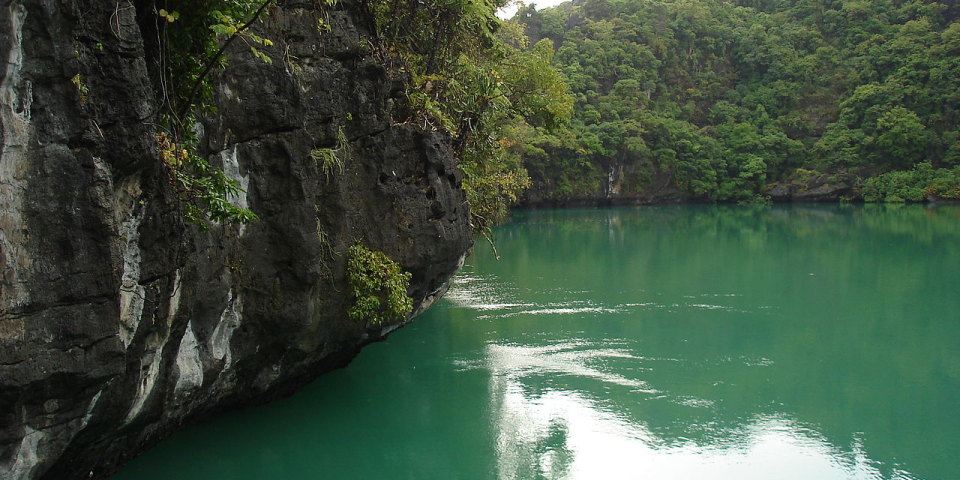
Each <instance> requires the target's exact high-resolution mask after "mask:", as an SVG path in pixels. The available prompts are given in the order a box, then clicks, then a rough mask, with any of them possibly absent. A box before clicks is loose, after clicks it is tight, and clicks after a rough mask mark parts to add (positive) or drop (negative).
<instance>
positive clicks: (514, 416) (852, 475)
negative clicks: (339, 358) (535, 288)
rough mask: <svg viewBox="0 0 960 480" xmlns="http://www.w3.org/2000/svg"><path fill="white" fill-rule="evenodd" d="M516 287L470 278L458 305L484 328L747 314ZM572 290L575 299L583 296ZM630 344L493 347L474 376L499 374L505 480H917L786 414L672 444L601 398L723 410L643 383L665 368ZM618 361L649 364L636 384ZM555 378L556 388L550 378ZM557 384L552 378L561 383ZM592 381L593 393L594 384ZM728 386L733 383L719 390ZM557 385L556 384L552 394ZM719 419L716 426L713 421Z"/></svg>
mask: <svg viewBox="0 0 960 480" xmlns="http://www.w3.org/2000/svg"><path fill="white" fill-rule="evenodd" d="M516 290H517V289H516V288H515V287H513V286H510V285H508V284H506V283H504V282H501V281H500V280H499V279H497V278H496V277H495V276H492V275H473V276H461V277H459V278H458V279H457V281H456V283H455V285H454V288H452V289H451V291H450V293H449V294H448V296H447V298H448V299H449V300H450V301H452V302H453V304H454V305H456V306H457V307H459V308H466V309H471V310H476V311H482V312H484V314H482V315H478V316H476V317H475V318H476V319H477V320H489V319H496V318H507V317H516V316H520V315H553V316H557V317H558V318H561V317H563V316H568V315H583V314H592V315H608V314H609V315H623V314H625V313H629V312H636V311H638V310H639V309H658V310H667V311H682V310H690V309H699V310H718V311H725V312H736V311H738V309H737V308H734V307H732V306H729V305H720V304H713V303H710V304H707V303H703V299H704V298H705V297H710V298H713V299H714V300H715V301H716V302H722V301H723V300H724V299H732V298H736V297H738V295H737V294H731V293H707V294H701V295H690V296H687V297H686V298H688V299H689V303H683V304H680V303H657V302H634V303H622V304H617V305H612V306H607V305H598V304H596V303H593V302H591V301H589V300H580V299H574V300H569V301H567V302H564V303H555V302H554V303H550V304H548V305H539V304H536V303H533V302H522V301H519V300H518V299H517V298H518V296H517V295H516ZM577 293H580V292H571V294H570V295H568V296H565V297H563V298H576V296H577V295H576V294H577ZM631 345H633V341H632V340H630V339H616V338H614V339H606V340H605V341H603V342H596V341H594V342H591V341H586V340H577V339H573V340H568V341H562V342H558V343H554V344H550V345H546V346H545V345H543V344H536V345H527V344H522V343H515V342H503V341H490V342H489V343H488V345H487V347H486V351H485V355H484V359H483V360H482V361H480V362H465V363H463V364H462V365H460V366H461V367H463V368H466V369H474V368H483V369H486V370H488V371H489V372H490V374H491V376H490V386H489V394H490V399H489V402H490V406H491V422H492V424H493V425H492V428H493V431H494V436H495V443H496V455H497V459H496V462H497V469H498V478H501V479H504V480H506V479H517V478H548V479H590V480H593V479H606V480H609V479H628V478H629V479H638V478H643V479H655V480H668V479H676V480H688V479H698V478H710V479H737V480H745V479H758V480H760V479H763V480H767V479H778V480H792V479H796V480H809V479H817V480H834V479H836V480H881V479H885V478H889V479H891V480H914V479H915V478H916V477H914V476H912V475H911V474H909V473H908V472H904V471H900V470H897V469H894V470H893V471H889V469H888V470H887V471H886V473H885V472H883V471H881V465H879V464H878V462H875V461H873V460H871V459H870V458H868V456H867V455H866V453H865V452H864V451H863V450H862V447H861V446H860V444H859V442H856V441H855V442H854V445H853V447H852V448H850V449H847V450H843V449H841V448H838V447H836V446H834V445H832V444H831V443H830V442H829V441H827V440H826V439H825V438H824V437H823V436H822V435H820V434H818V433H817V432H816V431H815V430H813V429H812V428H810V427H808V426H804V425H802V424H801V423H800V422H798V421H797V420H795V419H793V418H791V417H790V416H788V415H785V414H780V413H777V414H758V415H756V416H755V417H753V418H748V419H743V421H742V422H740V423H739V426H737V427H736V428H730V427H717V426H716V425H713V424H712V423H713V422H710V421H709V420H707V421H705V424H703V425H699V426H698V425H688V426H687V428H688V429H689V430H692V431H697V430H699V431H703V432H707V434H706V435H704V436H701V437H699V438H698V439H697V440H694V439H689V438H684V437H682V436H680V437H670V436H661V435H659V434H658V432H657V431H655V430H654V429H651V428H650V427H649V426H648V425H646V424H645V422H644V421H643V420H642V419H638V418H635V417H632V416H631V415H629V414H626V413H624V412H620V411H619V410H618V408H617V407H616V405H613V404H611V403H610V402H605V401H604V399H603V396H602V394H600V395H598V394H597V392H602V391H604V390H609V388H611V386H613V387H625V388H626V390H627V391H628V395H630V396H631V398H632V399H633V401H634V402H637V403H642V402H670V403H673V404H677V405H682V406H684V407H689V408H694V409H707V410H711V409H715V408H717V405H716V402H715V401H714V400H711V399H707V398H698V397H694V396H689V395H680V394H673V393H671V392H669V391H666V390H665V387H663V386H659V385H650V384H649V383H648V382H647V381H645V380H644V379H643V378H642V376H643V374H644V372H645V371H649V370H652V369H653V368H655V367H650V366H649V365H650V364H655V363H656V362H657V361H683V360H682V359H673V358H667V359H665V358H645V357H644V356H642V354H639V353H636V352H634V351H633V350H632V349H631ZM612 359H627V360H632V361H634V362H639V363H640V364H642V365H644V367H643V368H631V369H629V370H630V373H631V374H636V375H637V378H632V377H630V376H627V375H625V374H621V373H615V372H613V371H609V370H610V369H609V368H606V367H605V365H607V362H608V361H610V360H612ZM727 361H737V362H742V363H743V364H744V365H747V366H751V367H764V366H770V365H772V364H773V361H772V360H770V359H768V358H736V359H733V358H728V359H727ZM544 379H548V380H544ZM550 380H552V381H550ZM585 382H586V383H587V384H589V385H588V386H586V387H585V386H584V384H585ZM718 383H722V382H718ZM544 385H548V386H544ZM708 418H709V417H708Z"/></svg>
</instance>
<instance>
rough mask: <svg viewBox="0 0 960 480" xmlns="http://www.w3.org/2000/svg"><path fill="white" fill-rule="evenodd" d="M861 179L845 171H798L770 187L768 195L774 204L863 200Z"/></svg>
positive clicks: (767, 191)
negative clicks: (860, 187)
mask: <svg viewBox="0 0 960 480" xmlns="http://www.w3.org/2000/svg"><path fill="white" fill-rule="evenodd" d="M860 183H862V182H861V180H860V178H859V177H858V176H857V175H855V174H853V173H848V172H845V171H840V172H833V173H819V172H815V171H812V170H802V169H798V170H797V171H796V172H794V174H793V175H791V176H790V177H789V178H787V179H785V180H783V181H781V182H777V183H774V184H772V185H770V186H769V187H768V188H767V190H766V194H767V195H769V196H770V198H771V200H773V201H774V202H838V201H841V200H842V201H858V200H862V199H863V197H862V196H861V194H860V192H859V189H858V188H857V186H858V185H859V184H860Z"/></svg>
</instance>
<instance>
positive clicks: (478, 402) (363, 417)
mask: <svg viewBox="0 0 960 480" xmlns="http://www.w3.org/2000/svg"><path fill="white" fill-rule="evenodd" d="M497 247H498V250H499V253H500V256H501V259H500V261H496V260H495V259H494V258H493V255H492V253H491V252H490V250H489V248H487V247H486V246H485V244H480V243H478V245H477V252H476V255H475V256H474V257H473V258H471V259H469V260H468V265H467V266H465V267H464V269H463V270H462V272H461V273H460V274H459V275H458V277H457V279H456V282H455V284H454V285H453V288H452V289H451V291H450V293H449V294H448V295H447V297H446V298H445V299H444V300H443V301H441V302H439V303H438V304H437V305H436V306H435V307H433V308H432V309H430V310H429V311H428V312H427V313H425V314H423V315H422V316H421V317H420V318H418V319H417V320H416V321H415V322H414V323H413V324H412V325H411V326H409V327H407V328H404V329H402V330H400V331H398V332H396V333H394V334H393V335H392V336H391V337H390V338H389V339H388V340H387V341H386V342H383V343H379V344H376V345H372V346H370V347H368V348H367V349H365V350H364V351H363V353H362V354H361V355H360V356H359V357H358V358H357V359H356V360H355V361H354V362H353V363H352V364H351V365H350V366H349V367H348V368H346V369H343V370H340V371H337V372H333V373H331V374H329V375H326V376H324V377H322V378H321V379H320V380H318V381H317V382H315V383H314V384H312V385H311V386H309V387H308V388H306V389H305V390H304V391H302V392H301V393H298V394H297V395H295V396H293V397H291V398H288V399H286V400H283V401H280V402H277V403H274V404H271V405H267V406H264V407H259V408H254V409H248V410H244V411H241V412H236V413H233V414H230V415H226V416H224V417H220V418H217V419H215V420H213V421H210V422H208V423H205V424H202V425H199V426H197V427H194V428H192V429H189V430H187V431H184V432H182V433H180V434H177V435H175V436H173V437H171V438H170V439H168V440H166V441H164V442H163V443H162V444H161V445H160V446H159V447H158V448H156V449H154V450H152V451H150V452H148V453H147V454H145V455H143V456H142V457H140V458H138V459H136V460H134V461H133V462H132V463H131V464H129V465H128V466H127V467H126V468H125V469H124V470H123V471H121V472H120V474H119V475H118V476H117V477H116V478H117V479H120V480H128V479H138V480H139V479H169V478H176V479H198V480H199V479H202V480H211V479H237V480H240V479H251V480H252V479H257V480H262V479H443V480H451V479H503V480H507V479H512V480H521V479H589V480H594V479H596V480H610V479H678V480H687V479H690V480H695V479H736V480H749V479H757V480H772V479H776V480H788V479H797V480H801V479H802V480H832V479H838V480H839V479H845V480H846V479H858V480H859V479H904V480H905V479H926V480H941V479H956V478H958V476H960V473H958V472H960V467H958V463H960V412H958V406H960V336H958V334H960V208H948V207H942V208H939V209H928V208H925V207H921V206H901V207H884V206H867V207H862V206H822V207H821V206H793V207H774V208H766V209H749V208H738V207H707V206H704V207H647V208H639V209H632V208H630V209H600V210H596V209H590V210H565V211H525V212H518V213H516V214H515V215H514V219H513V220H512V221H511V222H510V223H509V224H508V225H505V226H503V227H501V228H500V229H499V230H498V231H497Z"/></svg>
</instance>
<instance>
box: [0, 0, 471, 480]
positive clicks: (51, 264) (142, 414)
mask: <svg viewBox="0 0 960 480" xmlns="http://www.w3.org/2000/svg"><path fill="white" fill-rule="evenodd" d="M318 3H319V2H299V3H293V2H281V4H280V6H277V7H274V8H272V9H271V11H270V12H269V15H268V16H267V17H266V18H265V19H264V21H263V22H262V23H261V24H259V25H258V26H257V29H258V30H259V32H258V33H260V34H261V35H263V36H265V37H267V38H270V39H272V40H273V41H274V42H275V45H274V46H273V47H269V48H265V49H264V52H265V53H267V54H268V55H270V56H271V58H273V60H274V61H273V62H272V64H267V63H265V62H263V61H261V60H257V59H255V58H253V56H252V55H250V53H249V50H246V49H245V47H242V46H240V45H239V44H238V47H237V48H235V49H234V50H233V51H231V52H230V64H229V67H228V69H227V70H226V71H225V72H222V73H220V74H218V75H217V76H216V77H215V78H214V86H215V91H216V103H217V105H218V114H217V115H215V116H211V117H210V118H207V119H205V120H204V121H203V122H202V125H200V126H198V128H199V129H201V130H202V138H203V143H202V148H203V150H204V151H203V153H204V154H205V155H206V156H207V157H208V158H209V159H210V160H211V162H212V163H214V164H217V165H221V166H222V167H223V169H224V172H225V173H226V174H227V175H228V176H230V177H232V178H234V179H237V180H238V181H239V182H240V183H241V184H242V185H243V186H244V188H245V189H246V193H245V194H243V195H241V196H238V197H236V198H232V199H231V201H232V202H234V203H235V204H237V205H241V206H245V207H247V208H250V209H252V210H253V211H254V212H255V213H257V214H258V215H259V216H260V220H259V221H258V222H255V223H253V224H250V225H247V226H242V227H237V226H227V227H217V228H214V229H212V230H211V231H208V232H198V231H197V230H196V229H195V228H194V227H192V226H190V225H185V224H184V222H183V219H182V215H181V214H180V212H179V210H178V204H177V201H176V198H175V195H174V193H173V191H172V190H171V187H170V182H169V177H168V175H167V173H166V171H165V170H164V167H163V166H162V162H160V160H159V158H158V153H157V151H156V143H155V138H156V126H155V125H153V124H152V123H151V122H150V121H149V120H148V119H150V118H151V116H152V113H153V111H154V108H155V98H156V91H155V86H154V85H152V84H151V81H150V78H151V77H150V75H149V73H148V69H149V65H151V62H152V61H155V59H153V58H151V55H150V54H148V53H145V51H146V50H145V48H144V43H143V39H142V35H141V29H140V26H139V25H138V15H139V16H140V18H141V20H142V18H143V16H144V15H152V13H151V12H144V11H138V8H139V9H141V10H142V9H145V8H146V7H144V6H142V5H140V4H139V3H131V2H129V1H125V0H121V1H119V2H117V1H115V0H111V1H105V0H78V1H75V2H65V1H60V0H29V1H28V0H14V1H11V0H5V1H3V2H2V4H0V56H3V58H6V62H4V64H3V65H4V66H3V67H0V68H2V69H3V73H2V77H0V97H2V102H0V120H2V130H0V133H2V139H3V150H2V157H0V478H3V479H33V478H51V479H54V478H55V479H72V478H91V477H92V478H99V477H103V476H104V475H107V474H109V473H111V472H112V471H114V470H115V469H116V468H117V467H118V466H119V465H120V464H122V463H123V462H124V461H126V460H127V459H129V458H130V457H131V456H133V455H136V454H137V453H139V452H141V451H143V450H144V449H146V448H148V447H149V446H151V445H152V444H154V443H155V442H157V441H158V440H159V439H161V438H163V437H164V436H166V435H167V434H169V433H171V432H173V431H175V430H177V429H179V428H181V427H182V426H184V425H187V424H189V423H193V422H196V421H198V420H200V419H202V418H204V417H206V416H209V415H211V414H215V413H216V412H219V411H222V410H225V409H229V408H236V407H239V406H243V405H249V404H254V403H260V402H264V401H268V400H271V399H274V398H277V397H279V396H282V395H286V394H289V393H290V392H292V391H293V390H295V389H296V388H298V387H300V386H302V385H303V384H305V383H306V382H309V381H310V380H312V379H313V378H315V377H316V376H317V375H319V374H321V373H323V372H325V371H329V370H330V369H333V368H337V367H340V366H343V365H345V364H346V363H347V362H349V361H350V359H351V358H353V356H354V355H356V353H357V352H358V351H359V349H360V348H361V347H362V346H363V345H364V344H366V343H368V342H371V341H374V340H377V339H379V338H382V336H383V335H385V334H386V333H387V332H388V331H390V330H392V329H394V328H396V327H397V326H398V325H364V324H361V323H358V322H356V321H352V320H350V319H349V318H347V316H346V315H345V310H346V308H347V307H348V306H349V305H348V303H349V298H348V293H347V290H348V289H347V287H346V285H345V280H344V278H345V262H346V256H345V251H346V249H347V248H348V247H349V246H350V245H352V244H354V243H356V242H362V243H364V244H365V245H366V246H367V247H369V248H372V249H376V250H381V251H383V252H385V253H386V254H387V255H388V256H389V257H391V258H392V259H394V260H396V261H397V262H398V263H400V265H401V266H402V267H403V268H404V269H405V270H406V271H409V272H411V273H412V281H411V285H410V290H409V293H410V294H411V296H412V297H413V299H414V304H415V308H416V309H417V310H422V309H423V308H426V306H428V305H429V304H430V303H431V302H432V301H433V300H434V299H435V298H437V296H438V295H439V294H441V293H442V292H443V290H444V288H445V284H446V281H447V279H448V278H449V277H450V276H451V275H452V274H453V272H455V270H456V269H457V268H458V266H459V263H460V262H461V261H462V258H463V255H464V253H465V252H466V250H467V249H468V248H469V246H470V244H471V233H470V226H469V215H468V208H467V206H466V203H465V198H464V195H463V192H462V190H461V189H460V178H459V173H458V172H457V171H456V168H455V166H454V165H453V160H452V156H451V153H450V151H449V149H448V148H447V147H446V144H445V141H444V138H443V137H441V136H440V135H439V134H437V133H435V132H430V131H424V130H422V129H420V128H418V127H417V126H415V125H407V124H400V123H397V120H398V119H399V118H400V115H398V114H396V112H395V109H396V107H395V105H397V104H399V103H400V101H399V97H400V95H401V94H402V91H403V83H402V79H398V78H395V77H394V76H393V75H392V74H391V73H390V72H389V71H388V70H386V69H385V68H384V67H383V64H384V60H383V58H382V56H381V55H380V54H378V53H377V51H375V49H373V48H372V43H371V42H370V39H369V35H368V33H367V32H366V30H365V25H368V21H367V20H366V19H365V18H364V17H363V15H362V14H360V13H358V12H356V11H354V10H352V9H351V8H352V7H351V3H349V2H345V3H341V4H339V6H337V7H334V8H333V9H332V10H330V11H328V12H320V11H319V10H317V5H318ZM321 15H323V16H324V18H325V19H326V21H327V22H328V24H329V25H331V27H332V28H331V29H330V30H329V31H318V29H317V20H318V18H320V16H321ZM77 76H79V77H77ZM75 79H78V80H79V84H80V85H82V88H80V87H79V86H78V82H77V81H76V80H75ZM341 129H342V131H343V133H344V135H345V136H346V137H347V138H348V139H349V148H348V149H345V151H342V152H341V154H340V158H341V160H342V161H343V168H342V170H341V169H339V168H337V169H334V170H333V171H332V172H328V173H325V172H324V170H323V168H322V167H323V166H322V165H321V164H319V163H318V161H317V160H314V159H313V158H312V157H311V155H310V152H311V151H312V150H315V149H319V148H328V147H334V146H336V144H337V137H338V134H339V132H340V131H341Z"/></svg>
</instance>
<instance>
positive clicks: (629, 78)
mask: <svg viewBox="0 0 960 480" xmlns="http://www.w3.org/2000/svg"><path fill="white" fill-rule="evenodd" d="M958 17H960V7H957V6H956V5H954V4H953V3H948V2H937V1H931V0H903V1H897V2H890V1H874V2H864V1H859V0H831V1H823V0H797V1H791V2H786V1H780V0H735V1H719V0H682V1H677V0H646V1H638V0H585V1H584V2H577V3H564V4H561V5H559V6H557V7H553V8H548V9H544V10H537V9H535V8H534V7H523V8H521V9H520V11H519V12H518V13H517V16H516V19H517V20H519V21H521V22H523V23H524V24H525V25H526V32H527V34H528V35H529V36H530V37H531V38H532V39H534V40H537V39H540V38H547V39H550V40H552V41H553V43H554V45H555V48H556V53H555V58H556V60H557V63H558V64H559V65H560V69H561V71H562V73H563V74H564V76H565V77H566V78H567V79H568V80H569V82H570V85H571V88H572V94H573V96H574V98H575V101H576V104H575V108H574V111H575V113H574V115H573V119H572V121H571V125H570V127H569V129H568V130H569V131H564V130H561V131H556V132H538V134H537V135H536V136H534V137H533V138H531V139H530V141H531V145H529V146H528V147H527V149H526V152H525V153H524V156H523V159H524V161H525V162H526V165H527V168H528V169H529V170H530V172H531V174H532V177H533V181H534V183H535V188H536V189H538V190H540V191H541V193H542V194H543V195H544V196H546V197H547V198H557V199H562V198H569V197H576V196H591V197H593V196H597V195H609V194H610V193H611V192H612V191H614V190H617V191H619V192H620V194H631V193H632V194H640V193H642V192H643V191H644V190H645V189H648V188H651V186H652V183H655V182H652V179H657V178H663V177H664V176H668V177H669V178H670V179H671V180H672V182H673V186H674V187H675V188H677V189H679V190H680V191H681V192H683V193H685V194H686V195H688V196H692V197H695V198H696V197H699V198H702V199H705V200H715V201H729V200H740V199H746V198H752V197H753V196H754V195H756V194H757V193H759V192H762V191H763V189H764V188H765V187H766V185H768V184H769V183H770V182H773V181H776V180H780V179H783V178H785V177H788V176H789V175H790V174H791V173H792V172H793V171H795V170H796V169H797V168H801V167H803V168H809V169H817V170H821V171H838V170H842V169H846V170H848V171H856V172H858V174H860V175H862V176H866V177H870V176H875V175H879V174H882V173H885V172H889V171H912V169H913V168H914V167H915V166H917V165H921V164H929V165H930V166H931V167H932V168H934V169H937V168H949V167H952V166H954V165H957V164H958V162H960V156H958V154H960V144H958V130H960V128H958V127H960V22H958ZM624 172H625V173H624Z"/></svg>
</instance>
